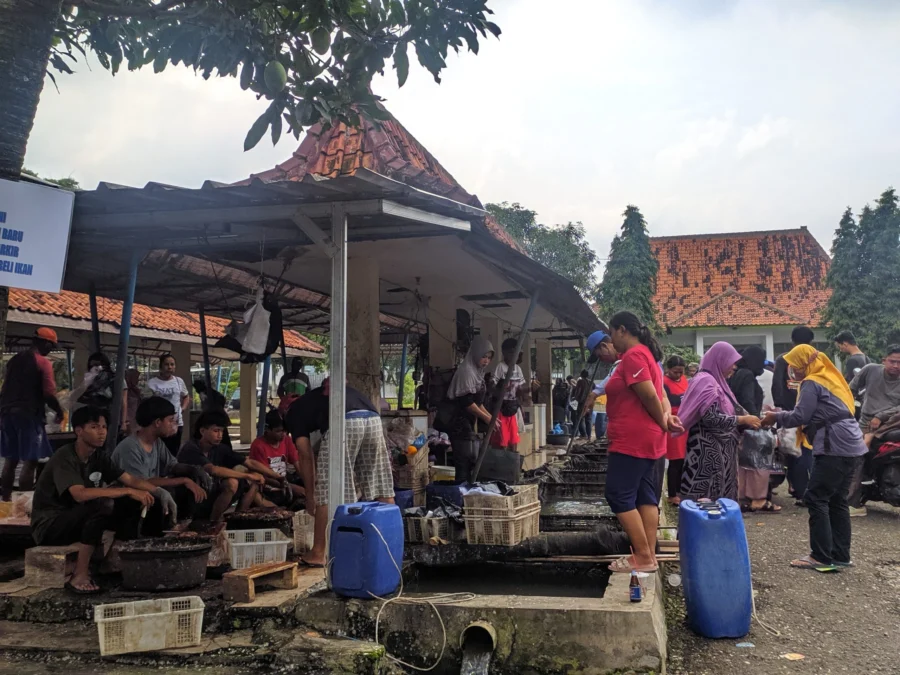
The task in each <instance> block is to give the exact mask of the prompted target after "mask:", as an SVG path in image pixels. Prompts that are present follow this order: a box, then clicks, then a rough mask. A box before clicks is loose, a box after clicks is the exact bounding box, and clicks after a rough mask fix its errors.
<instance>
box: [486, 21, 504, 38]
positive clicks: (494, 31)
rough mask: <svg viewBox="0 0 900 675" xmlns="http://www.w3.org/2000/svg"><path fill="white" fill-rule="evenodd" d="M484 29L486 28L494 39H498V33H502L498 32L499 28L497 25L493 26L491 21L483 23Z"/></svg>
mask: <svg viewBox="0 0 900 675" xmlns="http://www.w3.org/2000/svg"><path fill="white" fill-rule="evenodd" d="M484 27H485V28H487V29H488V30H489V31H491V33H492V34H493V35H494V37H496V38H498V37H500V33H501V32H502V31H501V30H500V26H498V25H497V24H495V23H494V22H492V21H485V22H484Z"/></svg>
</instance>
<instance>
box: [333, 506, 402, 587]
mask: <svg viewBox="0 0 900 675" xmlns="http://www.w3.org/2000/svg"><path fill="white" fill-rule="evenodd" d="M379 532H380V533H381V536H379ZM382 537H383V538H384V539H383V540H382ZM329 558H330V559H331V564H330V573H331V574H330V576H331V589H332V590H333V591H334V592H335V593H337V594H338V595H344V596H348V597H351V598H371V597H372V596H373V595H377V596H385V595H389V594H390V593H393V592H394V591H396V590H397V588H398V587H399V586H400V572H399V569H398V568H401V566H402V565H403V521H402V520H401V518H400V509H399V508H398V507H397V506H395V505H394V504H382V503H381V502H360V503H357V504H343V505H341V506H339V507H338V508H337V510H336V511H335V514H334V520H333V521H332V523H331V539H330V544H329Z"/></svg>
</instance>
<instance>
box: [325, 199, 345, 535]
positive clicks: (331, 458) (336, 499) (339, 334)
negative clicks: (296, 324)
mask: <svg viewBox="0 0 900 675" xmlns="http://www.w3.org/2000/svg"><path fill="white" fill-rule="evenodd" d="M331 240H332V243H333V244H334V247H335V251H334V255H333V256H332V258H331V332H330V337H331V349H330V354H329V361H330V365H329V370H330V371H331V387H330V393H329V395H328V521H329V528H328V530H327V531H330V530H331V526H330V523H331V520H332V519H333V518H334V512H335V509H337V508H338V506H340V505H341V504H343V503H344V454H345V452H346V450H345V447H344V439H345V431H346V424H345V421H346V420H345V418H344V410H345V405H344V404H345V399H346V394H347V392H346V387H345V384H344V383H345V382H346V381H347V212H346V210H345V208H344V205H343V204H340V203H338V204H332V211H331Z"/></svg>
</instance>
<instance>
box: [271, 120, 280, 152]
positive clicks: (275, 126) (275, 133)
mask: <svg viewBox="0 0 900 675" xmlns="http://www.w3.org/2000/svg"><path fill="white" fill-rule="evenodd" d="M272 118H273V119H272V145H278V139H280V138H281V115H277V114H276V115H273V116H272Z"/></svg>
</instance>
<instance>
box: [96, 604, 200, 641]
mask: <svg viewBox="0 0 900 675" xmlns="http://www.w3.org/2000/svg"><path fill="white" fill-rule="evenodd" d="M204 607H205V606H204V604H203V601H202V600H201V599H200V598H199V597H197V596H196V595H189V596H186V597H183V598H162V599H158V600H138V601H135V602H119V603H116V604H113V605H97V607H95V608H94V622H95V623H96V624H97V631H98V633H99V637H100V654H101V656H111V655H113V654H132V653H134V652H150V651H159V650H161V649H177V648H179V647H191V646H193V645H198V644H200V632H201V630H202V628H203V610H204Z"/></svg>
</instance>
